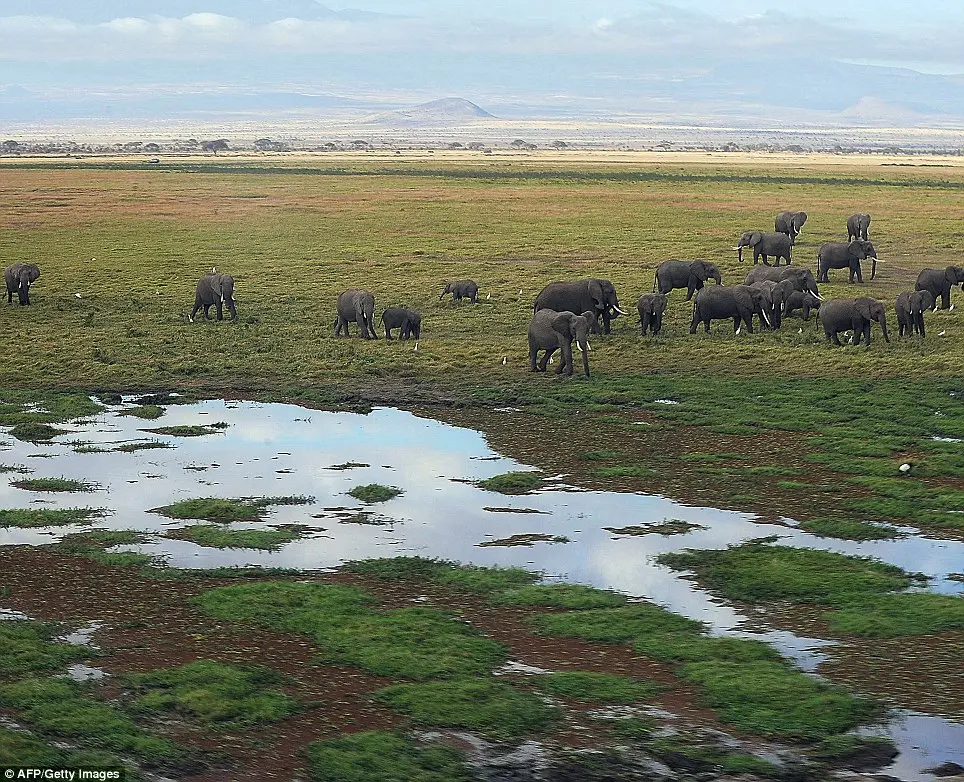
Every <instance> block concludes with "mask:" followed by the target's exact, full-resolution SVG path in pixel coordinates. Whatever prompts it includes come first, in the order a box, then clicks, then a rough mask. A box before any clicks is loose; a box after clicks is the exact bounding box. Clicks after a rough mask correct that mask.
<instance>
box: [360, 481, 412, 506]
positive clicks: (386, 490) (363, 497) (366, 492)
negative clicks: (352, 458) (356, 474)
mask: <svg viewBox="0 0 964 782" xmlns="http://www.w3.org/2000/svg"><path fill="white" fill-rule="evenodd" d="M403 493H404V492H403V491H402V490H401V489H399V488H398V487H396V486H383V485H382V484H380V483H369V484H366V485H364V486H356V487H355V488H354V489H352V490H351V491H349V492H348V494H349V495H350V496H352V497H354V498H355V499H356V500H358V501H359V502H368V503H375V502H388V501H389V500H390V499H393V498H394V497H397V496H398V495H399V494H403Z"/></svg>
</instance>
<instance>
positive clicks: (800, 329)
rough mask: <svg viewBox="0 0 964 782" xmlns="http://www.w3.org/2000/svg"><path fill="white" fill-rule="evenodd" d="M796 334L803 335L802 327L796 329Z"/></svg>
mask: <svg viewBox="0 0 964 782" xmlns="http://www.w3.org/2000/svg"><path fill="white" fill-rule="evenodd" d="M797 334H803V326H801V327H800V328H799V329H797Z"/></svg>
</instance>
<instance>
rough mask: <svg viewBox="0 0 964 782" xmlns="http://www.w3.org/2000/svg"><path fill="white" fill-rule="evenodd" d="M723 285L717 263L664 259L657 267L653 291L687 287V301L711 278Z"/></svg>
mask: <svg viewBox="0 0 964 782" xmlns="http://www.w3.org/2000/svg"><path fill="white" fill-rule="evenodd" d="M711 277H712V278H713V279H714V280H716V284H717V285H722V283H723V278H722V276H721V275H720V270H719V268H718V267H717V265H716V264H715V263H712V262H710V261H699V260H698V261H677V260H675V259H674V260H672V261H663V262H662V263H661V264H660V265H659V266H657V267H656V276H655V278H654V279H653V293H656V292H657V291H659V293H669V292H670V291H671V290H673V289H674V288H686V301H689V300H690V299H692V298H693V294H694V293H695V292H696V291H698V290H699V289H700V288H702V287H703V284H704V283H705V282H706V281H707V280H708V279H710V278H711Z"/></svg>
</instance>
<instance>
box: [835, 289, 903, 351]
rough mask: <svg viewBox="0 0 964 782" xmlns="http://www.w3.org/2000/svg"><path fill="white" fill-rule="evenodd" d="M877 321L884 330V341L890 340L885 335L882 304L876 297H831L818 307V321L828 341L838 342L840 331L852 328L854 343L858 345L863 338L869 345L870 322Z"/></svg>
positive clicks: (885, 328) (837, 343)
mask: <svg viewBox="0 0 964 782" xmlns="http://www.w3.org/2000/svg"><path fill="white" fill-rule="evenodd" d="M873 321H877V323H879V324H880V328H881V331H883V332H884V341H885V342H890V337H889V336H887V319H886V317H885V315H884V305H883V304H881V303H880V302H879V301H877V300H876V299H871V298H868V297H866V296H861V297H860V298H858V299H833V300H832V301H827V302H824V303H823V304H822V305H821V307H820V322H821V323H823V331H824V334H826V336H827V341H828V342H833V343H834V344H835V345H839V344H840V339H839V337H838V336H837V335H838V334H839V333H840V332H841V331H849V330H853V332H854V345H855V346H856V345H859V344H860V341H861V340H862V339H863V340H865V342H866V346H867V347H868V348H869V347H870V324H871V323H872V322H873Z"/></svg>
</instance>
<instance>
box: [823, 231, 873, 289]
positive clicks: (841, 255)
mask: <svg viewBox="0 0 964 782" xmlns="http://www.w3.org/2000/svg"><path fill="white" fill-rule="evenodd" d="M866 258H869V259H870V260H871V261H873V267H872V269H871V272H870V279H874V277H876V276H877V262H878V261H880V258H878V257H877V250H876V248H875V247H874V245H873V243H872V242H868V241H867V240H866V239H854V240H853V241H852V242H827V243H826V244H822V245H820V249H819V250H817V272H818V276H817V281H818V282H830V279H829V277H828V276H827V272H829V271H830V270H831V269H846V268H848V267H849V268H850V282H853V281H854V275H857V282H863V281H864V278H863V275H862V274H861V272H860V262H861V261H863V260H865V259H866ZM881 263H882V261H881Z"/></svg>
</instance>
